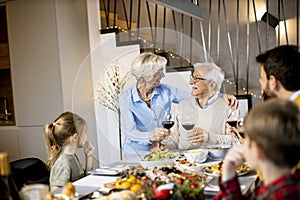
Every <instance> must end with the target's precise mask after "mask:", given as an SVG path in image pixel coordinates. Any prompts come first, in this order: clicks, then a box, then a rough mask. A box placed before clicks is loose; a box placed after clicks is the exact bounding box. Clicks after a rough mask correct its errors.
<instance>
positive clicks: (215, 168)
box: [204, 161, 252, 177]
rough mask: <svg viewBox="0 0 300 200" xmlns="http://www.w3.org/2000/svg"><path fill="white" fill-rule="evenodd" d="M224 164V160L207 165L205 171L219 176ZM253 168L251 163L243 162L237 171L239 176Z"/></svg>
mask: <svg viewBox="0 0 300 200" xmlns="http://www.w3.org/2000/svg"><path fill="white" fill-rule="evenodd" d="M222 165H223V162H222V161H221V162H217V163H213V164H210V165H206V166H205V167H204V173H205V174H206V175H209V176H213V177H219V176H220V174H221V172H222ZM251 170H252V168H251V167H250V165H249V164H247V163H243V164H242V165H241V166H239V167H237V168H236V173H237V175H238V176H243V175H245V174H248V173H249V172H250V171H251Z"/></svg>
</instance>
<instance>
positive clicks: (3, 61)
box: [0, 6, 15, 126]
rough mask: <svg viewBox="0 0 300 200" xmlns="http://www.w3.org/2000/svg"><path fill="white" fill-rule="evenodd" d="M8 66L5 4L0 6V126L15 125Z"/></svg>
mask: <svg viewBox="0 0 300 200" xmlns="http://www.w3.org/2000/svg"><path fill="white" fill-rule="evenodd" d="M10 66H11V65H10V56H9V44H8V34H7V20H6V6H0V126H14V125H15V117H14V99H13V90H12V78H11V67H10Z"/></svg>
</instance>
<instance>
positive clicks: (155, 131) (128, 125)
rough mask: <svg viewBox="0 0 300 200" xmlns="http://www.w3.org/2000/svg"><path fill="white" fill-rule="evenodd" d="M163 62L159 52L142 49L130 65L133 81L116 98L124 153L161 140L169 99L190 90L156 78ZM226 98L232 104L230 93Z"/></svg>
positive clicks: (142, 149) (175, 99)
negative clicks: (123, 135) (146, 51)
mask: <svg viewBox="0 0 300 200" xmlns="http://www.w3.org/2000/svg"><path fill="white" fill-rule="evenodd" d="M166 64H167V59H166V58H164V57H162V56H159V55H155V54H153V53H142V54H140V55H139V56H138V57H137V58H135V59H134V61H133V63H132V65H131V68H130V71H131V74H132V75H133V76H134V77H135V78H136V83H135V84H134V85H133V86H132V87H131V88H129V89H127V90H126V91H124V92H123V93H122V94H121V95H120V98H119V106H120V111H121V125H122V133H124V134H125V140H124V145H123V150H124V152H125V154H131V155H133V154H136V152H137V151H138V152H145V153H147V152H148V153H149V151H150V146H151V144H153V142H156V141H161V140H163V139H164V138H166V137H167V136H169V135H170V133H171V132H170V130H169V129H166V128H163V127H162V118H163V117H162V116H163V114H164V113H165V112H168V111H170V109H171V104H172V103H175V104H178V103H179V102H180V101H182V100H184V99H188V98H191V95H190V94H188V93H186V92H184V91H182V90H180V89H178V88H176V87H172V86H169V85H166V84H162V83H161V82H160V81H161V79H162V78H163V77H165V74H164V72H163V70H164V67H165V66H166ZM226 99H227V101H228V102H230V103H231V104H234V105H236V99H235V97H234V96H226Z"/></svg>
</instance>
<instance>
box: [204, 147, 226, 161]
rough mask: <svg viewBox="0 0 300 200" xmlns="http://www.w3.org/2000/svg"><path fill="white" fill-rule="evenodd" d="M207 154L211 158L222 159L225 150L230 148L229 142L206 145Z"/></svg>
mask: <svg viewBox="0 0 300 200" xmlns="http://www.w3.org/2000/svg"><path fill="white" fill-rule="evenodd" d="M206 148H207V149H208V155H209V156H210V157H211V158H213V159H223V158H224V157H225V155H226V153H227V151H228V150H229V149H230V148H231V145H230V144H214V145H208V146H207V147H206Z"/></svg>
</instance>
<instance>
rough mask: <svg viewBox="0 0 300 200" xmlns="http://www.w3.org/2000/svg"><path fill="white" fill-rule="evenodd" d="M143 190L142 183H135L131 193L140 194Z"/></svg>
mask: <svg viewBox="0 0 300 200" xmlns="http://www.w3.org/2000/svg"><path fill="white" fill-rule="evenodd" d="M141 189H142V184H140V183H135V184H133V185H132V186H131V187H130V191H132V192H134V193H136V194H137V193H139V191H140V190H141Z"/></svg>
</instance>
